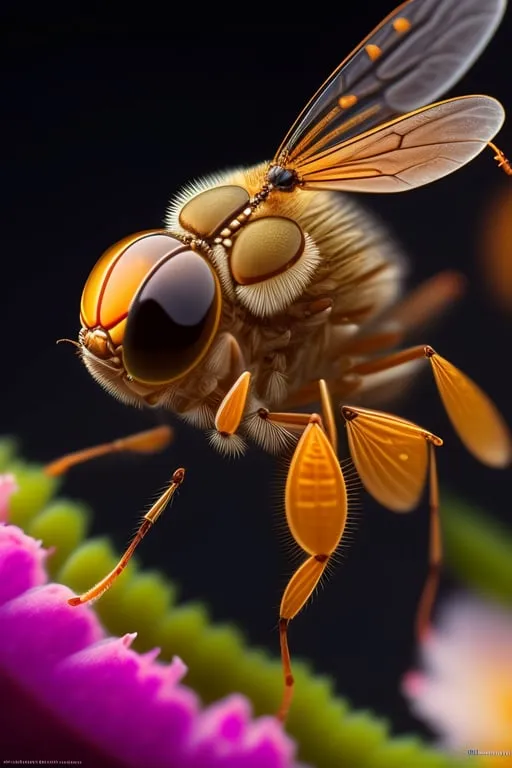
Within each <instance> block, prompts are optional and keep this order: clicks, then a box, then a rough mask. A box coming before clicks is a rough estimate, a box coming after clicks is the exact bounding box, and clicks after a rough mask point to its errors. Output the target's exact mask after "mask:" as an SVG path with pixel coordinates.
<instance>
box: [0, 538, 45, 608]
mask: <svg viewBox="0 0 512 768" xmlns="http://www.w3.org/2000/svg"><path fill="white" fill-rule="evenodd" d="M45 557H46V555H45V552H44V550H43V549H42V547H41V545H40V543H39V542H37V541H35V540H34V539H31V538H29V537H28V536H25V534H24V533H23V531H22V530H21V529H20V528H16V527H15V526H13V525H3V524H0V605H3V604H4V603H6V602H7V601H8V600H12V599H13V598H14V597H18V595H22V594H23V593H24V592H26V591H27V589H30V588H31V587H35V586H39V585H40V584H44V583H45V582H46V572H45V569H44V560H45Z"/></svg>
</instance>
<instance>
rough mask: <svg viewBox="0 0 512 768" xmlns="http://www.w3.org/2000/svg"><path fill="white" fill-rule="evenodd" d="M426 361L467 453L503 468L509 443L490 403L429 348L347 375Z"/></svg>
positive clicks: (511, 453) (511, 452)
mask: <svg viewBox="0 0 512 768" xmlns="http://www.w3.org/2000/svg"><path fill="white" fill-rule="evenodd" d="M422 357H426V358H427V359H428V360H429V361H430V364H431V366H432V370H433V373H434V378H435V381H436V384H437V388H438V390H439V394H440V396H441V400H442V401H443V405H444V407H445V409H446V412H447V414H448V417H449V419H450V421H451V422H452V425H453V427H454V429H455V431H456V432H457V434H458V435H459V437H460V439H461V440H462V442H463V443H464V445H465V446H466V448H467V450H468V451H469V452H470V453H472V454H473V456H475V457H476V458H477V459H479V460H480V461H481V462H482V463H483V464H487V465H488V466H491V467H497V468H501V467H506V466H508V465H509V464H510V462H511V461H512V439H511V436H510V431H509V429H508V427H507V425H506V424H505V422H504V420H503V417H502V416H501V414H500V413H499V411H498V409H497V408H496V406H495V405H494V403H493V402H492V401H491V400H490V399H489V397H488V396H487V395H486V394H485V392H483V391H482V390H481V389H480V387H479V386H477V384H475V382H474V381H472V380H471V379H470V378H469V377H468V376H466V374H465V373H462V371H459V369H458V368H456V367H455V366H454V365H452V363H450V362H448V360H445V359H444V357H441V356H440V355H438V354H437V352H435V350H433V349H432V347H429V346H424V345H423V346H417V347H411V348H410V349H404V350H402V351H400V352H396V353H395V354H392V355H388V356H386V357H381V358H379V359H377V360H369V361H367V362H364V363H359V364H358V365H355V366H354V367H353V368H352V369H351V373H354V374H357V375H359V376H364V375H366V374H369V373H377V372H378V371H385V370H388V369H390V368H394V367H395V366H397V365H402V364H403V363H408V362H410V361H412V360H419V359H421V358H422Z"/></svg>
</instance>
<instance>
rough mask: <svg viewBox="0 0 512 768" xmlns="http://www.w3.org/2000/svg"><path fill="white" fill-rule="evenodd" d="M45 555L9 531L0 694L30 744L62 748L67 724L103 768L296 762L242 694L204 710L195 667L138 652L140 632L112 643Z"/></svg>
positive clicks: (2, 572) (3, 549)
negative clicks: (50, 578)
mask: <svg viewBox="0 0 512 768" xmlns="http://www.w3.org/2000/svg"><path fill="white" fill-rule="evenodd" d="M44 558H45V553H44V551H43V550H42V549H41V547H40V545H39V544H38V543H37V542H36V541H34V540H33V539H31V538H30V537H28V536H26V535H25V534H24V533H23V532H22V531H20V530H19V529H18V528H15V527H14V526H5V525H0V596H1V600H0V686H3V687H1V688H0V696H2V695H4V694H6V693H7V694H8V695H9V697H10V700H11V702H12V711H13V712H18V713H19V712H23V718H22V720H21V721H20V717H19V715H18V717H17V719H16V718H15V721H14V722H16V723H17V724H18V725H19V729H20V730H24V731H25V736H24V738H23V739H22V742H21V744H23V743H27V745H28V741H26V739H27V738H30V737H31V736H34V738H38V739H39V742H38V743H40V744H41V738H43V739H44V742H43V744H44V747H45V748H46V747H47V745H48V742H50V743H51V739H52V738H54V743H57V744H59V745H60V744H61V742H62V728H61V729H60V732H59V727H60V725H61V724H62V727H63V728H65V729H66V732H65V734H66V738H68V737H70V738H73V737H74V736H75V737H76V739H77V740H78V743H79V744H82V745H85V749H84V752H87V750H88V749H89V753H90V750H91V749H92V750H96V751H97V754H98V755H99V756H100V757H98V758H95V762H94V764H95V765H98V767H99V765H100V762H101V761H103V759H104V758H106V759H107V760H109V761H110V762H111V764H112V765H114V763H115V764H117V765H119V764H121V763H122V764H123V765H124V766H132V767H133V768H146V767H148V768H149V767H151V768H293V766H294V765H296V764H295V762H294V746H293V743H292V742H291V741H290V740H289V739H288V737H287V736H285V734H284V733H283V731H282V728H281V726H280V725H279V724H278V723H277V721H276V720H275V719H273V718H260V719H259V720H257V721H253V720H251V708H250V704H249V702H248V701H247V700H246V699H244V697H242V696H241V695H235V696H232V697H230V698H228V699H225V700H224V701H222V702H219V703H217V704H215V705H213V706H210V707H208V708H205V709H202V710H201V708H200V705H199V702H198V699H197V696H196V694H195V693H194V692H193V691H192V690H191V689H189V688H187V687H186V686H184V685H182V684H181V679H182V678H183V676H184V674H185V672H186V667H185V665H184V664H183V663H182V662H181V661H180V660H179V659H174V660H173V661H172V663H171V664H161V663H159V662H158V661H157V655H158V652H157V651H156V650H155V651H150V652H149V653H146V654H139V653H136V652H135V651H133V650H132V649H131V647H130V645H131V642H132V640H133V638H134V637H135V635H126V636H125V637H124V638H105V633H104V630H103V629H102V627H101V625H100V623H99V621H98V619H97V617H96V615H95V613H94V612H93V611H92V610H91V608H90V607H89V606H81V607H78V608H73V607H71V606H69V605H68V603H67V600H68V598H69V597H70V596H71V594H72V593H71V592H70V590H69V589H68V588H67V587H64V586H62V585H59V584H44V582H45V579H46V576H45V572H44V568H43V564H44ZM2 590H3V591H2ZM16 690H18V691H19V692H20V693H19V697H18V698H19V699H20V700H21V699H22V700H23V702H26V701H33V703H34V706H33V707H32V710H30V708H29V706H27V704H26V703H23V704H22V705H20V702H18V705H19V706H18V707H17V708H16V702H15V701H14V699H13V696H14V694H13V691H16ZM23 697H24V698H23ZM38 707H39V710H37V708H38ZM41 707H43V708H44V710H43V711H44V713H47V714H48V715H51V717H49V718H46V721H45V722H48V723H49V724H50V725H48V727H47V728H46V727H44V726H41V727H40V722H41V720H43V719H44V717H43V715H42V710H41ZM31 711H33V712H32V716H33V718H36V720H35V721H34V720H33V721H32V727H31V724H30V716H31V715H30V712H31ZM37 711H39V715H37V714H36V712H37ZM51 718H53V720H52V719H51ZM11 720H12V719H11ZM18 721H20V722H18ZM5 722H6V720H5V718H4V723H5ZM52 723H53V725H51V724H52ZM0 734H1V727H0ZM41 734H44V736H43V737H41ZM55 740H56V742H55ZM34 744H35V742H32V744H31V745H28V746H32V747H33V746H34ZM59 754H60V753H59ZM95 754H96V753H95ZM103 764H104V763H103V762H102V765H103Z"/></svg>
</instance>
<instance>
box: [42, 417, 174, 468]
mask: <svg viewBox="0 0 512 768" xmlns="http://www.w3.org/2000/svg"><path fill="white" fill-rule="evenodd" d="M172 434H173V433H172V429H171V428H170V427H167V426H162V427H155V429H148V430H145V431H144V432H138V433H137V434H135V435H129V436H128V437H122V438H120V439H119V440H113V441H112V442H111V443H103V444H102V445H95V446H93V447H91V448H84V449H83V450H82V451H75V452H73V453H68V454H66V456H62V457H61V458H60V459H56V460H55V461H52V462H51V463H50V464H47V465H46V467H45V468H44V471H45V474H47V475H50V476H51V477H57V476H58V475H63V474H64V473H65V472H67V471H68V469H71V467H74V466H76V465H77V464H82V463H83V462H85V461H89V460H90V459H95V458H97V457H98V456H107V455H108V454H110V453H122V452H124V451H128V452H133V453H156V452H157V451H161V450H163V449H164V448H165V447H166V446H167V445H168V444H169V443H170V441H171V438H172Z"/></svg>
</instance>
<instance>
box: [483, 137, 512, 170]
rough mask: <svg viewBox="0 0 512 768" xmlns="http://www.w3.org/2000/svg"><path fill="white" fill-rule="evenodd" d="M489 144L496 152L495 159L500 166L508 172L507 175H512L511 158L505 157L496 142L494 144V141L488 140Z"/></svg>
mask: <svg viewBox="0 0 512 768" xmlns="http://www.w3.org/2000/svg"><path fill="white" fill-rule="evenodd" d="M487 146H488V147H490V148H491V149H492V151H493V152H494V153H495V154H494V159H495V160H496V162H497V163H498V168H501V169H502V170H503V171H504V172H505V173H506V174H507V176H512V165H511V164H510V160H508V159H507V158H506V157H505V155H504V153H503V152H502V150H501V149H499V147H497V146H496V144H493V143H492V141H488V142H487Z"/></svg>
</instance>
